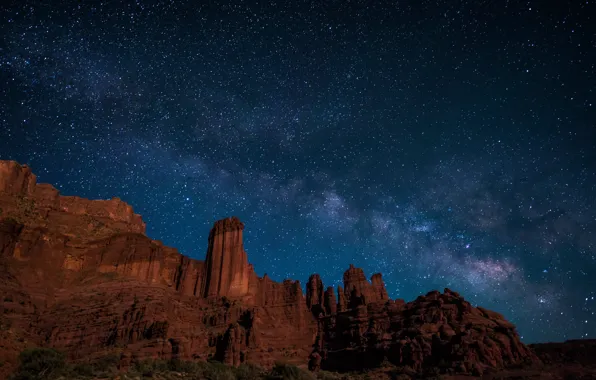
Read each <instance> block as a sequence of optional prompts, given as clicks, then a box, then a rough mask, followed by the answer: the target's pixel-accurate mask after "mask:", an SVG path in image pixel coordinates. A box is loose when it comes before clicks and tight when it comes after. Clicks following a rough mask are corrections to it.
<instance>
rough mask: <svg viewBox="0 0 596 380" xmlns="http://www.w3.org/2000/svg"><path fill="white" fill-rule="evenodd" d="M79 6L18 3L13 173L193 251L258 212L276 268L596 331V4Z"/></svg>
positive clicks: (8, 68) (4, 90)
mask: <svg viewBox="0 0 596 380" xmlns="http://www.w3.org/2000/svg"><path fill="white" fill-rule="evenodd" d="M58 3H60V2H58V1H50V0H44V1H38V2H34V3H33V2H27V1H22V0H18V1H8V2H6V1H5V2H2V4H3V5H2V6H1V7H2V8H1V12H0V39H1V44H0V81H1V83H2V85H1V88H0V123H1V125H0V128H1V129H0V159H13V160H17V161H19V162H20V163H26V164H29V165H30V166H31V167H32V168H33V171H34V172H35V173H36V174H38V179H39V181H40V182H49V183H52V184H54V185H55V186H56V187H57V188H59V189H60V190H61V192H62V193H63V194H65V195H79V196H83V197H88V198H101V199H109V198H112V197H113V196H118V197H120V198H122V199H123V200H124V201H126V202H128V203H130V204H131V205H133V207H134V209H135V211H136V212H138V213H140V214H142V215H143V218H144V220H145V221H146V223H147V234H148V235H149V236H150V237H151V238H153V239H157V240H161V241H163V242H164V243H165V244H167V245H170V246H174V247H177V248H178V249H179V250H180V252H181V253H183V254H185V255H189V256H191V257H193V258H197V259H202V258H204V255H205V251H206V248H207V235H208V232H209V229H210V227H211V225H212V224H213V222H214V221H215V220H217V219H220V218H223V217H227V216H231V215H236V216H238V217H239V218H240V219H241V220H242V221H243V222H244V223H245V225H246V228H245V248H246V251H247V252H248V255H249V261H250V262H252V263H253V264H254V265H255V268H256V271H257V273H258V274H259V275H263V274H264V273H267V274H269V275H270V276H271V277H272V278H273V279H275V280H283V279H284V278H293V279H299V280H300V281H301V282H302V284H304V283H305V282H306V280H307V278H308V275H309V274H311V273H314V272H317V273H319V274H321V276H322V278H323V281H324V283H325V285H339V284H340V281H341V278H342V274H343V272H344V271H345V270H346V269H347V267H348V265H349V264H350V263H353V264H354V265H356V266H360V267H362V268H363V269H364V270H365V272H366V274H367V275H368V276H370V275H372V274H373V273H374V272H378V271H380V272H382V273H383V275H384V279H385V281H386V283H387V288H388V291H389V294H390V296H391V297H392V298H396V297H397V298H404V299H406V300H412V299H414V298H415V297H416V296H417V295H419V294H421V293H426V292H427V291H429V290H432V289H440V290H442V289H443V288H444V287H450V288H452V289H454V290H456V291H459V292H461V293H462V295H464V296H465V297H466V298H467V299H468V300H470V301H471V302H472V303H474V304H478V305H482V306H485V307H487V308H491V309H494V310H496V311H499V312H501V313H503V314H504V315H505V316H506V317H507V318H508V319H510V320H511V321H513V322H514V323H516V324H517V326H518V330H519V332H520V334H521V335H522V336H523V340H524V341H525V342H536V341H549V340H551V341H552V340H555V341H561V340H564V339H571V338H581V337H588V338H590V337H591V338H596V315H595V313H596V299H594V298H595V297H596V200H595V198H596V174H595V173H596V126H595V121H596V74H595V71H596V70H595V65H596V42H595V41H596V33H595V32H596V27H595V26H594V25H596V1H594V0H569V1H563V0H557V1H548V0H537V1H517V0H469V1H468V0H444V1H439V0H436V1H428V0H416V1H414V0H412V1H391V2H390V1H377V0H375V1H372V0H366V1H363V0H352V1H348V0H343V1H339V0H321V1H302V0H294V1H275V0H272V1H269V2H256V1H255V2H246V1H234V2H230V3H234V4H236V5H230V4H217V2H214V1H196V2H195V1H181V0H176V1H174V0H172V1H159V2H153V1H145V0H137V1H136V2H128V1H127V2H125V4H123V3H121V2H120V1H116V0H109V1H104V2H103V3H100V2H99V1H89V2H76V3H75V2H72V3H70V4H66V3H64V2H63V4H62V5H58ZM203 3H205V5H200V4H203ZM7 4H8V5H7Z"/></svg>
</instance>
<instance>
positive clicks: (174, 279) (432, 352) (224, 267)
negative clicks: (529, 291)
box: [0, 161, 538, 377]
mask: <svg viewBox="0 0 596 380" xmlns="http://www.w3.org/2000/svg"><path fill="white" fill-rule="evenodd" d="M144 232H145V224H144V222H143V221H142V219H141V217H140V216H139V215H138V214H135V213H134V212H133V209H132V207H130V206H129V205H127V204H126V203H124V202H122V201H121V200H119V199H118V198H113V199H111V200H98V201H91V200H87V199H82V198H78V197H70V196H62V195H60V194H59V192H58V191H57V190H56V189H55V188H53V187H52V186H50V185H47V184H37V182H36V177H35V175H34V174H32V172H31V170H30V169H29V168H28V167H27V166H24V165H19V164H18V163H16V162H14V161H0V294H4V295H5V296H4V297H3V298H2V299H0V309H2V313H1V314H0V327H2V328H1V329H0V342H2V343H0V359H3V360H5V361H6V363H7V364H6V365H4V366H3V367H1V368H0V371H3V372H0V377H2V376H3V374H6V373H7V371H10V369H12V368H13V367H14V364H15V363H16V355H17V354H18V352H19V351H20V350H21V349H22V348H24V347H26V346H31V345H41V346H49V347H54V348H57V349H60V350H63V351H65V352H66V353H67V354H68V355H69V358H70V359H72V360H86V359H89V358H93V357H96V356H105V355H117V356H118V357H119V358H120V360H121V363H122V366H126V365H128V364H130V363H131V362H133V361H135V360H140V359H144V358H164V359H170V358H177V359H185V360H192V359H208V358H215V359H218V360H221V361H223V362H225V363H228V364H233V365H238V364H241V363H245V362H252V363H256V364H259V365H263V366H270V365H272V364H273V362H274V361H277V360H281V361H286V362H290V363H294V364H300V365H306V364H307V363H308V362H310V366H311V368H312V369H314V370H316V369H319V368H325V369H330V370H343V369H345V370H348V369H353V368H354V366H356V367H357V368H359V369H362V368H369V367H375V366H377V365H379V364H380V362H382V361H383V360H387V361H389V362H391V363H394V364H395V365H397V366H400V367H403V368H409V369H410V370H411V371H423V370H427V369H433V370H437V371H442V372H454V373H482V372H484V371H486V370H490V369H496V368H502V367H506V366H509V365H515V364H520V363H523V362H536V361H538V359H537V358H536V356H535V355H534V354H533V353H532V352H531V350H529V349H528V348H527V347H526V346H524V345H523V344H522V343H521V342H520V341H519V337H518V336H517V334H516V332H515V329H514V327H513V325H511V324H510V323H508V322H507V321H505V320H504V319H503V317H502V316H500V315H499V314H497V313H494V312H490V311H488V310H485V309H482V308H474V307H471V306H470V304H469V303H467V302H466V301H465V300H463V299H462V298H461V297H460V296H459V295H458V294H457V293H455V292H452V291H449V290H445V292H444V293H439V292H431V293H428V294H427V295H426V296H423V297H419V298H418V299H417V300H415V301H413V302H410V303H405V302H404V301H402V300H396V301H393V300H390V299H389V297H388V295H387V291H386V289H385V285H384V282H383V279H382V276H381V274H374V275H373V276H372V277H371V279H370V281H369V280H368V279H367V278H366V277H365V275H364V272H363V270H362V269H360V268H356V267H354V266H353V265H350V267H349V269H348V270H347V271H346V272H345V274H344V284H343V287H341V286H340V287H338V289H337V297H336V291H335V290H334V289H333V288H332V287H328V288H325V287H324V286H323V281H322V279H321V278H320V276H319V275H316V274H314V275H312V276H311V277H310V278H309V280H308V282H307V284H306V287H305V288H306V294H303V292H302V286H301V285H300V282H298V281H291V280H285V281H283V282H281V283H279V282H275V281H273V280H272V279H270V278H269V277H268V276H267V275H265V276H263V277H259V276H257V275H256V273H255V271H254V268H253V267H252V265H250V264H249V263H248V257H247V253H246V252H245V250H244V246H243V232H244V225H243V224H242V222H240V220H238V218H235V217H232V218H226V219H223V220H220V221H217V222H215V224H214V225H213V228H212V229H211V232H210V233H209V236H208V239H207V240H208V244H207V253H206V258H205V261H199V260H194V259H191V258H188V257H185V256H183V255H181V254H180V253H179V252H178V251H177V250H176V249H174V248H170V247H166V246H164V245H163V244H162V243H161V242H159V241H156V240H152V239H150V238H148V237H147V236H145V234H144ZM309 358H310V360H309Z"/></svg>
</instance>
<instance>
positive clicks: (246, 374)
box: [235, 364, 263, 380]
mask: <svg viewBox="0 0 596 380" xmlns="http://www.w3.org/2000/svg"><path fill="white" fill-rule="evenodd" d="M235 372H236V379H237V380H259V379H262V378H263V369H262V368H261V367H259V366H257V365H254V364H241V365H240V366H238V368H236V371H235Z"/></svg>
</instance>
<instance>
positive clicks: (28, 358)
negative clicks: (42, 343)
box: [11, 348, 65, 380]
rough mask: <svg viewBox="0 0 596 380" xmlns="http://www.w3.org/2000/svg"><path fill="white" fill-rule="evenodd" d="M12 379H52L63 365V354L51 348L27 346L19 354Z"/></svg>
mask: <svg viewBox="0 0 596 380" xmlns="http://www.w3.org/2000/svg"><path fill="white" fill-rule="evenodd" d="M19 362H20V365H19V368H18V369H17V371H16V372H15V373H14V374H13V375H12V377H11V379H13V380H33V379H39V380H41V379H54V378H56V377H57V376H59V375H60V374H61V372H62V370H63V369H64V367H65V361H64V354H62V353H61V352H58V351H56V350H54V349H51V348H28V349H26V350H24V351H22V352H21V354H20V355H19Z"/></svg>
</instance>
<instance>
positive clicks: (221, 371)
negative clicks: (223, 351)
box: [195, 361, 236, 380]
mask: <svg viewBox="0 0 596 380" xmlns="http://www.w3.org/2000/svg"><path fill="white" fill-rule="evenodd" d="M197 364H199V368H200V370H202V373H201V374H199V375H202V376H204V378H205V379H207V380H236V375H235V374H234V369H233V368H232V367H229V366H227V365H225V364H223V363H220V362H216V361H209V362H199V363H197ZM195 373H196V372H195Z"/></svg>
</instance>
